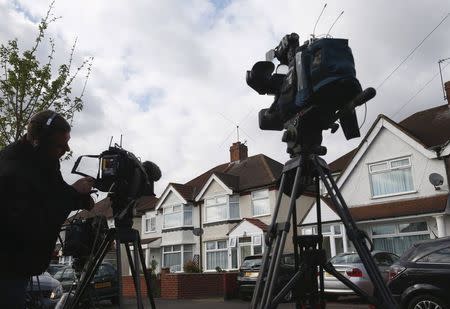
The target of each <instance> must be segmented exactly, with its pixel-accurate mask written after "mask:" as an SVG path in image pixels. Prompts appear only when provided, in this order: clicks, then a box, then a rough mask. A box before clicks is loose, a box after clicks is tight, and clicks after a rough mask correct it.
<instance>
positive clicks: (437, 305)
mask: <svg viewBox="0 0 450 309" xmlns="http://www.w3.org/2000/svg"><path fill="white" fill-rule="evenodd" d="M408 309H449V308H448V306H447V304H446V303H445V302H444V301H443V300H442V299H440V298H438V297H436V296H433V295H428V294H425V295H419V296H416V297H413V298H412V299H411V300H410V302H409V303H408Z"/></svg>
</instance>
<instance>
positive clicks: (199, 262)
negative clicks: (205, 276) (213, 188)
mask: <svg viewBox="0 0 450 309" xmlns="http://www.w3.org/2000/svg"><path fill="white" fill-rule="evenodd" d="M198 218H199V220H200V222H199V226H200V237H199V239H200V244H199V245H200V257H199V259H198V264H199V265H198V266H199V267H200V272H203V242H202V239H203V236H202V235H203V223H202V204H201V203H199V204H198Z"/></svg>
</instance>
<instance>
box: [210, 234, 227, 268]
mask: <svg viewBox="0 0 450 309" xmlns="http://www.w3.org/2000/svg"><path fill="white" fill-rule="evenodd" d="M205 246H206V269H207V270H215V269H216V267H220V268H222V269H227V268H228V248H227V241H226V240H215V241H208V242H206V243H205Z"/></svg>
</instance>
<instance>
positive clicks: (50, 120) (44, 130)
mask: <svg viewBox="0 0 450 309" xmlns="http://www.w3.org/2000/svg"><path fill="white" fill-rule="evenodd" d="M56 116H58V113H56V112H53V113H52V114H51V115H50V117H48V119H47V121H45V123H44V125H43V127H42V130H41V132H40V134H39V137H38V138H37V140H38V143H37V144H36V145H33V146H34V147H39V146H40V145H42V144H44V143H45V141H46V139H47V138H48V137H49V136H50V133H51V132H50V127H51V125H52V123H53V120H54V119H55V118H56Z"/></svg>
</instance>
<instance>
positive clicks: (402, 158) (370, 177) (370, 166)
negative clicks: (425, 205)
mask: <svg viewBox="0 0 450 309" xmlns="http://www.w3.org/2000/svg"><path fill="white" fill-rule="evenodd" d="M405 159H407V160H408V164H407V165H403V166H397V167H392V163H394V162H398V161H402V160H405ZM381 164H386V165H387V168H385V169H382V170H378V171H372V167H374V166H376V165H381ZM401 169H409V170H410V172H411V183H412V190H408V191H402V192H395V193H388V194H380V195H374V192H373V180H372V175H377V174H383V173H388V172H391V171H395V170H401ZM367 170H368V172H369V183H370V194H371V198H372V199H378V198H383V197H390V196H397V195H404V194H411V193H416V192H417V190H416V189H415V186H414V177H413V167H412V162H411V155H409V156H403V157H398V158H394V159H389V160H383V161H378V162H373V163H369V164H367Z"/></svg>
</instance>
